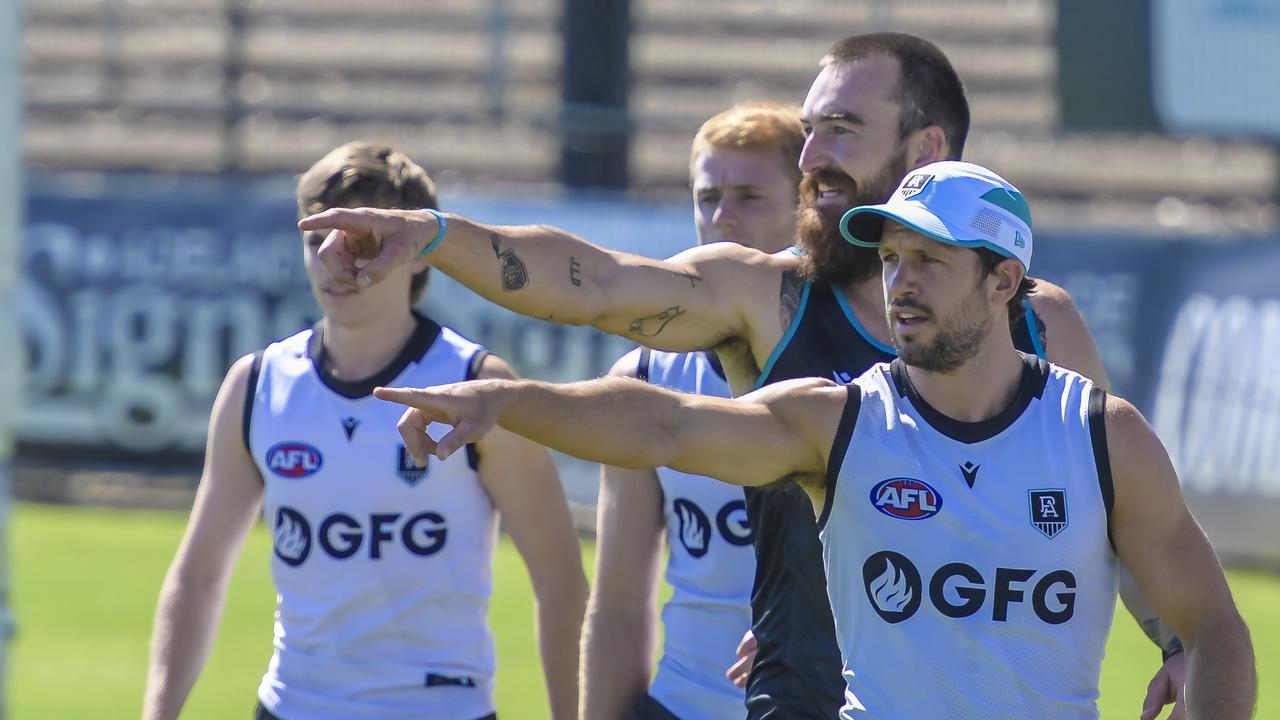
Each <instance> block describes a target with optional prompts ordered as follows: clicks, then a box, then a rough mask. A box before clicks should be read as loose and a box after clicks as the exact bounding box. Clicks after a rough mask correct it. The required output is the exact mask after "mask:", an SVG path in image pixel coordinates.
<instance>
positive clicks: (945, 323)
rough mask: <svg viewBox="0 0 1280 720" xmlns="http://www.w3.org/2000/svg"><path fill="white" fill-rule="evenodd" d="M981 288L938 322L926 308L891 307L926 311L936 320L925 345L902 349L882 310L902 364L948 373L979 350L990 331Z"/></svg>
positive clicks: (909, 304) (890, 320) (908, 304)
mask: <svg viewBox="0 0 1280 720" xmlns="http://www.w3.org/2000/svg"><path fill="white" fill-rule="evenodd" d="M981 287H982V285H981V284H979V285H978V287H976V288H974V291H973V292H972V293H971V294H970V295H969V297H967V298H965V300H964V302H963V303H961V304H960V307H958V308H955V309H954V310H952V311H951V312H950V313H948V314H947V315H948V316H947V317H946V318H941V319H938V318H937V316H935V315H933V313H932V312H931V311H930V310H929V309H928V308H925V307H924V306H922V305H919V304H917V303H914V302H912V301H910V300H907V301H904V302H899V303H897V304H896V305H895V307H897V308H906V307H910V308H914V309H916V310H922V311H924V312H928V313H929V315H930V316H932V317H934V318H935V319H938V320H939V326H938V332H937V334H936V335H935V336H934V338H933V342H931V343H929V344H927V345H923V344H920V343H914V344H912V345H909V346H905V347H904V346H903V344H902V340H901V339H900V338H899V337H898V334H897V333H895V332H893V318H892V317H890V316H889V313H888V311H887V310H886V312H885V316H886V319H887V320H888V323H889V334H890V336H891V337H892V339H893V347H894V349H895V350H897V351H898V357H899V358H901V360H902V362H904V363H906V364H907V365H911V366H912V367H917V368H920V369H921V370H927V371H928V372H935V373H949V372H951V371H953V370H955V369H956V368H959V367H960V366H961V365H964V364H965V363H966V362H968V361H969V360H970V359H971V358H973V357H974V356H975V355H977V354H978V350H979V349H981V347H982V341H983V340H984V339H985V338H986V336H987V331H988V330H990V328H991V317H990V316H989V315H988V314H987V311H986V307H985V306H984V304H983V301H982V296H981V294H980V293H979V292H978V290H979V289H980V288H981Z"/></svg>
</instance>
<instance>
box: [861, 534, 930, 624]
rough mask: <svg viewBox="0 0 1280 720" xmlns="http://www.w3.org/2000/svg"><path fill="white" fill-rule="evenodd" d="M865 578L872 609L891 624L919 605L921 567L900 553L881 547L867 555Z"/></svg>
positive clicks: (907, 615)
mask: <svg viewBox="0 0 1280 720" xmlns="http://www.w3.org/2000/svg"><path fill="white" fill-rule="evenodd" d="M862 581H863V583H864V587H865V588H866V591H867V600H869V601H870V602H871V607H872V609H874V610H875V611H876V614H877V615H879V616H880V619H881V620H884V621H885V622H887V623H889V624H891V625H892V624H896V623H900V622H902V621H903V620H906V619H907V618H909V617H911V616H912V615H915V614H916V611H917V610H919V609H920V600H921V598H922V597H923V594H922V592H921V590H922V585H921V579H920V571H919V570H917V569H916V566H915V565H914V564H913V563H912V562H911V560H909V559H908V558H907V556H905V555H903V554H901V553H896V552H894V551H892V550H881V551H880V552H878V553H875V554H873V555H872V556H871V557H869V558H867V560H866V562H864V563H863V564H862Z"/></svg>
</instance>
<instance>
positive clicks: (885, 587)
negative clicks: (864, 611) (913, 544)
mask: <svg viewBox="0 0 1280 720" xmlns="http://www.w3.org/2000/svg"><path fill="white" fill-rule="evenodd" d="M911 595H912V593H911V588H910V587H908V586H907V576H906V575H904V574H903V573H902V571H901V570H899V569H898V568H896V567H894V566H893V561H892V560H890V559H889V558H885V559H884V572H883V573H881V574H880V577H878V578H876V579H875V580H873V581H872V582H871V597H872V599H874V600H875V603H876V605H878V606H879V607H880V609H881V610H884V611H885V612H892V613H897V612H902V608H904V607H906V606H907V603H909V602H911Z"/></svg>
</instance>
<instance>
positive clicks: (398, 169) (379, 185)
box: [296, 141, 439, 305]
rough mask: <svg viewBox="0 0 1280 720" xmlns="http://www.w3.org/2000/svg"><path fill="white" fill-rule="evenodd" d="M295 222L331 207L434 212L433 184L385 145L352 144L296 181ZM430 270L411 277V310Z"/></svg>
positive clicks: (416, 166) (412, 165)
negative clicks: (296, 214)
mask: <svg viewBox="0 0 1280 720" xmlns="http://www.w3.org/2000/svg"><path fill="white" fill-rule="evenodd" d="M296 197H297V200H298V217H306V216H307V215H314V214H315V213H318V212H323V211H325V210H328V209H329V208H335V207H375V208H385V209H388V210H420V209H422V208H432V209H439V207H438V203H437V201H436V184H435V182H433V181H432V180H431V177H430V176H429V175H427V171H426V170H423V169H422V167H421V166H420V165H418V164H417V163H415V162H414V161H413V160H410V159H409V156H408V155H405V154H404V153H402V152H400V151H399V150H396V149H395V148H391V147H388V146H386V145H378V144H376V143H370V142H363V141H356V142H350V143H347V144H346V145H343V146H341V147H338V148H334V149H333V150H332V151H330V152H329V154H328V155H325V156H324V157H323V158H321V159H320V160H318V161H317V162H316V164H315V165H312V166H311V167H310V168H309V169H308V170H307V171H306V172H305V173H303V174H302V175H300V176H298V187H297V192H296ZM429 271H430V268H428V269H426V270H423V271H422V272H420V273H414V275H413V281H412V282H411V283H410V285H409V302H410V303H411V304H413V305H417V304H418V301H419V300H420V299H422V293H423V292H424V291H425V290H426V288H427V273H428V272H429Z"/></svg>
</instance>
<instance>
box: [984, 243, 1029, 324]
mask: <svg viewBox="0 0 1280 720" xmlns="http://www.w3.org/2000/svg"><path fill="white" fill-rule="evenodd" d="M974 252H976V253H978V263H979V264H980V265H981V266H982V276H983V277H986V276H987V275H990V274H991V273H993V272H995V270H996V266H997V265H999V264H1000V263H1002V262H1004V261H1005V260H1011V259H1012V258H1010V257H1009V256H1008V255H1001V254H1000V253H998V252H996V251H995V250H992V249H990V248H984V247H980V248H974ZM1015 262H1016V261H1015ZM1035 291H1036V281H1035V280H1034V279H1033V278H1030V277H1027V274H1026V273H1023V275H1022V282H1021V283H1019V284H1018V291H1017V292H1015V293H1014V294H1013V297H1011V298H1009V327H1014V326H1015V324H1016V323H1018V322H1020V321H1021V320H1022V318H1023V315H1024V313H1025V310H1024V309H1023V307H1022V305H1023V303H1025V302H1026V300H1027V297H1028V296H1030V295H1033V294H1035Z"/></svg>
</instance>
